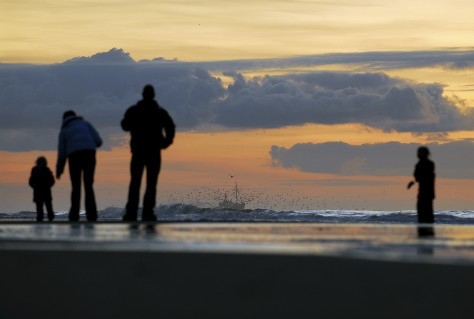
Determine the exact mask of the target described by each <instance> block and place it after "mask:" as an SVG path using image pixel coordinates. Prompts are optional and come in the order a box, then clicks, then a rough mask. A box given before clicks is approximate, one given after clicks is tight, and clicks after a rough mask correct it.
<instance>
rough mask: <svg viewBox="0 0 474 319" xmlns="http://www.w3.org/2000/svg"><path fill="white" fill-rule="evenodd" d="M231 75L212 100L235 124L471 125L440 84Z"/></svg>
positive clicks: (373, 76)
mask: <svg viewBox="0 0 474 319" xmlns="http://www.w3.org/2000/svg"><path fill="white" fill-rule="evenodd" d="M230 74H231V75H233V76H234V80H235V82H234V84H231V85H230V86H229V88H228V90H227V91H228V92H227V94H228V95H227V97H226V98H225V99H222V100H220V101H219V102H218V107H217V108H216V114H217V120H216V121H217V122H218V123H219V124H222V125H224V126H228V127H236V128H260V127H265V128H272V127H281V126H286V125H301V124H304V123H323V124H343V123H362V124H365V125H369V126H373V127H377V128H380V129H382V130H385V131H400V132H443V131H452V130H461V129H467V128H470V127H472V125H473V124H474V121H473V117H472V113H471V114H466V113H462V112H461V111H460V110H459V109H458V108H457V107H456V105H455V104H454V102H453V101H451V100H449V99H447V98H445V97H444V96H443V87H442V86H441V85H440V84H436V83H434V84H417V83H410V82H406V81H403V80H401V79H395V78H390V77H388V76H387V75H385V74H382V73H356V74H354V73H343V72H315V73H310V74H303V75H284V76H266V77H263V78H253V79H250V80H245V79H244V78H243V77H242V76H241V75H240V74H236V73H227V75H230Z"/></svg>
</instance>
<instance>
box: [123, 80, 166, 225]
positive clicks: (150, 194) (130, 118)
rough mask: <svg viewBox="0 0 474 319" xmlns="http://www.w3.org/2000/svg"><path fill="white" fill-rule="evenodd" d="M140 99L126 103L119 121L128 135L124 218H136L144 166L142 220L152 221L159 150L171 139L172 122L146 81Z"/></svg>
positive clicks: (153, 219)
mask: <svg viewBox="0 0 474 319" xmlns="http://www.w3.org/2000/svg"><path fill="white" fill-rule="evenodd" d="M142 96H143V99H142V100H140V101H138V102H137V104H135V105H133V106H131V107H129V108H128V109H127V111H126V112H125V115H124V118H123V119H122V121H121V126H122V129H123V130H124V131H129V132H130V135H131V140H130V148H131V151H132V161H131V163H130V173H131V180H130V186H129V189H128V201H127V205H126V211H125V214H124V216H123V220H124V221H136V220H137V211H138V203H139V200H140V184H141V179H142V175H143V170H144V169H145V167H146V190H145V195H144V197H143V209H142V221H155V220H156V216H155V214H154V208H155V204H156V186H157V183H158V174H159V173H160V168H161V150H162V149H165V148H167V147H168V146H170V145H171V144H172V143H173V139H174V135H175V125H174V122H173V120H172V119H171V117H170V115H169V114H168V112H167V111H166V110H165V109H163V108H162V107H161V106H160V105H159V104H158V103H157V102H156V100H155V90H154V88H153V86H151V85H146V86H145V87H144V88H143V92H142Z"/></svg>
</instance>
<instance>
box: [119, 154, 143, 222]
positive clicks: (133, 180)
mask: <svg viewBox="0 0 474 319" xmlns="http://www.w3.org/2000/svg"><path fill="white" fill-rule="evenodd" d="M144 167H145V163H144V160H143V157H141V156H137V155H133V154H132V160H131V162H130V175H131V177H130V185H129V187H128V200H127V206H126V211H125V215H124V216H123V220H124V221H136V220H137V211H138V202H139V200H140V183H141V180H142V176H143V169H144Z"/></svg>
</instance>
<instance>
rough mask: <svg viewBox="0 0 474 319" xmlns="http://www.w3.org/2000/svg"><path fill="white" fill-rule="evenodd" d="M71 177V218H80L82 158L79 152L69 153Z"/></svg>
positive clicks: (72, 219) (76, 219)
mask: <svg viewBox="0 0 474 319" xmlns="http://www.w3.org/2000/svg"><path fill="white" fill-rule="evenodd" d="M68 161H69V177H70V178H71V187H72V190H71V209H70V210H69V220H70V221H78V220H79V208H80V205H81V172H82V169H81V167H82V158H81V154H80V153H79V152H74V153H72V154H70V155H69V157H68Z"/></svg>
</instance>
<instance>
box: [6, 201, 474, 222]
mask: <svg viewBox="0 0 474 319" xmlns="http://www.w3.org/2000/svg"><path fill="white" fill-rule="evenodd" d="M155 213H156V215H157V217H158V221H166V222H173V221H176V222H307V223H375V224H377V223H389V224H414V223H416V211H414V210H400V211H380V210H345V209H343V210H330V209H323V210H281V211H279V210H271V209H242V210H238V209H220V208H202V207H198V206H195V205H190V204H169V205H161V206H159V207H157V208H156V209H155ZM55 214H56V219H55V220H56V221H62V220H63V221H65V220H67V216H68V213H67V211H59V212H56V213H55ZM122 214H123V208H119V207H107V208H105V209H103V210H101V211H100V212H99V221H120V220H121V218H122ZM81 215H84V212H83V211H82V212H81ZM35 219H36V213H35V212H33V211H23V212H16V213H0V222H1V221H34V220H35ZM82 219H83V220H85V217H84V216H83V217H82ZM435 222H436V223H437V224H468V225H469V224H474V211H471V210H464V211H460V210H440V211H435Z"/></svg>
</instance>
